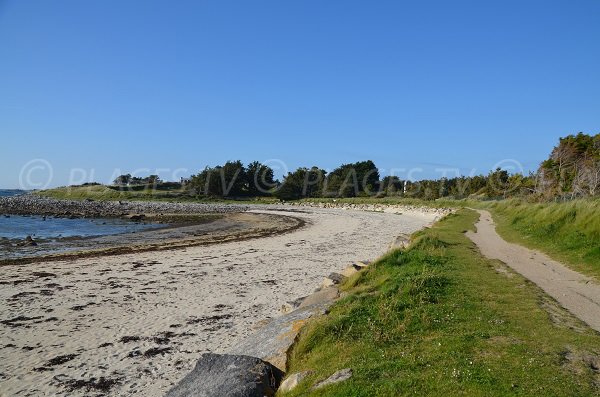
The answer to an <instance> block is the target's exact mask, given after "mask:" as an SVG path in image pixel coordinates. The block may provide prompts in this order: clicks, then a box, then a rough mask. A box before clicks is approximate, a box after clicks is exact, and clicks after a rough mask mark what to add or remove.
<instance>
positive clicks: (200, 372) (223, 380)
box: [166, 353, 283, 397]
mask: <svg viewBox="0 0 600 397" xmlns="http://www.w3.org/2000/svg"><path fill="white" fill-rule="evenodd" d="M282 377H283V372H282V371H281V370H279V369H278V368H277V367H275V366H273V365H271V364H269V363H267V362H265V361H263V360H261V359H259V358H256V357H249V356H243V355H232V354H215V353H205V354H203V355H202V356H201V357H200V359H199V360H198V362H197V363H196V366H195V367H194V369H193V370H192V372H190V373H189V374H188V375H186V376H185V378H183V379H182V380H181V381H180V382H179V383H178V384H177V385H176V386H175V387H174V388H172V389H171V390H170V391H169V392H168V393H167V395H166V397H224V396H227V397H264V396H267V397H270V396H274V395H275V392H276V391H277V388H278V387H279V383H280V382H281V379H282Z"/></svg>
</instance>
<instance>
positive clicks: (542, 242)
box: [480, 199, 600, 279]
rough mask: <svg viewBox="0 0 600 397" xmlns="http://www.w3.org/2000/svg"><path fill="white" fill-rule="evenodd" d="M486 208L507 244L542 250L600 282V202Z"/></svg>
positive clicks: (508, 202) (513, 202)
mask: <svg viewBox="0 0 600 397" xmlns="http://www.w3.org/2000/svg"><path fill="white" fill-rule="evenodd" d="M480 205H481V204H480ZM485 206H486V207H487V208H488V209H489V210H491V212H492V214H493V216H494V220H495V221H496V225H497V230H498V233H500V235H502V237H504V238H505V239H506V240H508V241H512V242H516V243H519V244H523V245H525V246H528V247H530V248H536V249H540V250H542V251H544V252H546V253H548V254H549V255H550V256H552V257H554V258H556V259H558V260H561V261H562V262H564V263H566V264H568V265H569V266H570V267H572V268H573V269H574V270H577V271H580V272H583V273H585V274H588V275H591V276H596V277H597V278H599V279H600V199H587V200H573V201H566V202H550V203H548V202H545V203H533V204H532V203H527V202H524V201H522V200H504V201H498V202H493V203H486V204H485Z"/></svg>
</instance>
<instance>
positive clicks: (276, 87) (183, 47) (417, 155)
mask: <svg viewBox="0 0 600 397" xmlns="http://www.w3.org/2000/svg"><path fill="white" fill-rule="evenodd" d="M578 131H584V132H588V133H597V132H600V1H598V0H576V1H573V0H564V1H554V0H541V1H533V0H532V1H527V0H519V1H507V0H502V1H481V0H475V1H461V0H453V1H445V0H444V1H347V0H343V1H341V0H340V1H324V0H317V1H308V0H302V1H292V0H289V1H288V0H284V1H281V0H277V1H262V0H256V1H227V0H223V1H221V0H218V1H216V0H215V1H210V2H209V1H149V0H143V1H142V0H140V1H131V0H127V1H123V0H118V1H108V0H97V1H81V0H73V1H67V0H58V1H29V0H27V1H25V0H14V1H10V0H0V137H1V142H0V187H4V188H16V187H19V184H20V182H19V181H20V179H21V180H22V179H23V176H24V175H25V176H27V175H29V177H33V178H34V179H35V178H36V173H38V174H39V173H41V172H43V170H41V168H36V169H33V170H29V171H28V170H26V169H25V170H23V167H24V166H25V165H26V164H27V163H30V162H31V161H32V160H36V159H37V161H38V163H30V164H29V167H34V168H35V166H36V165H35V164H37V166H40V164H42V166H43V165H44V164H50V165H51V167H52V172H53V178H52V180H51V185H63V184H66V183H67V182H68V181H69V178H70V177H73V178H74V179H75V181H78V180H79V179H81V178H82V174H85V177H84V178H85V179H87V180H97V181H99V182H107V181H108V180H109V179H110V178H111V177H112V176H113V174H114V173H115V172H116V171H115V169H117V171H123V172H125V171H129V172H131V171H135V170H139V169H142V168H147V169H149V170H151V171H156V170H157V169H158V170H159V173H160V174H161V175H162V176H163V177H165V178H167V179H171V177H173V175H174V174H176V175H175V176H184V175H186V174H190V173H195V172H197V171H198V170H200V169H202V168H204V166H206V165H216V164H219V163H223V162H224V161H226V160H228V159H241V160H242V161H244V162H249V161H252V160H259V161H266V160H269V159H279V160H281V161H282V162H283V163H285V164H286V166H287V167H288V168H289V169H295V168H296V167H298V166H311V165H315V164H316V165H319V166H321V167H322V168H325V169H332V168H334V167H336V166H337V165H339V164H341V163H347V162H354V161H358V160H366V159H372V160H373V161H375V163H376V164H377V165H378V166H379V167H380V168H381V169H383V173H384V174H385V173H387V172H389V170H390V169H411V168H414V167H418V168H422V169H423V171H422V172H418V171H417V172H414V173H413V177H415V178H417V179H418V178H424V177H438V176H439V173H440V171H439V170H438V171H436V169H438V168H447V167H458V168H459V169H460V170H461V172H463V173H465V174H468V173H470V172H471V170H472V169H473V168H474V169H476V170H477V172H483V173H487V172H488V170H489V169H490V168H492V167H493V166H494V165H495V164H496V163H498V162H499V161H501V160H503V159H514V160H518V161H519V162H521V163H522V164H523V165H524V167H525V169H526V170H529V169H535V168H537V165H538V164H539V162H540V161H541V160H543V159H544V158H545V157H546V156H547V155H548V153H549V151H550V150H551V149H552V147H553V146H554V145H555V144H556V143H557V140H558V137H560V136H564V135H567V134H570V133H576V132H578ZM40 159H42V160H45V161H47V163H44V162H42V163H40ZM271 163H272V164H277V162H271ZM32 164H34V165H32ZM72 169H77V170H78V171H71V170H72ZM160 169H166V170H163V171H160ZM177 169H184V170H183V171H176V170H177ZM73 172H74V173H75V174H74V175H72V173H73ZM141 173H143V172H141ZM395 173H396V174H400V175H401V174H402V171H397V172H395ZM40 175H41V174H40ZM40 175H38V176H37V178H38V179H40V178H42V177H41V176H40ZM42 179H43V178H42Z"/></svg>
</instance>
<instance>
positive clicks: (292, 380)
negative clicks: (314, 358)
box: [278, 371, 312, 393]
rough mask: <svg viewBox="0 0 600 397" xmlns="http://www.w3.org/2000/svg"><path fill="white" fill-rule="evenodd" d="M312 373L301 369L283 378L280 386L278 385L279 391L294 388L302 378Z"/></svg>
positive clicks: (283, 391)
mask: <svg viewBox="0 0 600 397" xmlns="http://www.w3.org/2000/svg"><path fill="white" fill-rule="evenodd" d="M310 374H312V372H311V371H302V372H296V373H293V374H291V375H289V376H287V377H286V378H285V380H284V381H283V382H281V386H279V390H278V391H279V392H282V393H285V392H288V391H290V390H292V389H294V388H295V387H296V386H298V384H300V382H302V381H303V380H304V378H306V377H307V376H309V375H310Z"/></svg>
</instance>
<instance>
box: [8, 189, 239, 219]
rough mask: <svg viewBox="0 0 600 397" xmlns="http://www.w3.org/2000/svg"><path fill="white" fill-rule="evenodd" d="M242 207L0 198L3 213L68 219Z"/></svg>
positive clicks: (231, 205) (237, 209) (184, 212)
mask: <svg viewBox="0 0 600 397" xmlns="http://www.w3.org/2000/svg"><path fill="white" fill-rule="evenodd" d="M248 208H249V207H248V206H246V205H239V204H204V203H175V202H156V201H92V200H85V201H79V200H57V199H52V198H47V197H41V196H37V195H33V194H26V195H22V196H13V197H0V214H12V215H54V216H64V217H86V218H87V217H94V218H102V217H121V216H127V215H130V214H161V213H167V214H190V215H191V214H205V213H227V212H240V211H246V210H248Z"/></svg>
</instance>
